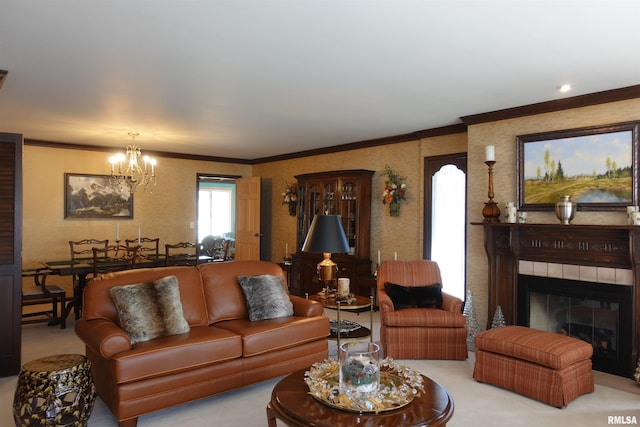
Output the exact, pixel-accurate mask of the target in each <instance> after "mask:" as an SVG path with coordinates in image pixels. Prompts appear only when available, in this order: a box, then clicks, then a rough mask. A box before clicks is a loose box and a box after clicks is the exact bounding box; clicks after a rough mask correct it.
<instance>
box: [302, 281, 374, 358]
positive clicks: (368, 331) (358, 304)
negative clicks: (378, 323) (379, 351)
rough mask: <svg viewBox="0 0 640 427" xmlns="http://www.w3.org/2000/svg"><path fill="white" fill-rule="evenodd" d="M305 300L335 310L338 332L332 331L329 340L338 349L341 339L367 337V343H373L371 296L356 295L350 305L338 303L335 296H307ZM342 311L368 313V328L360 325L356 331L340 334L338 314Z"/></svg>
mask: <svg viewBox="0 0 640 427" xmlns="http://www.w3.org/2000/svg"><path fill="white" fill-rule="evenodd" d="M307 298H309V299H312V300H314V301H318V302H319V303H321V304H322V305H323V307H324V308H328V309H331V310H336V312H337V316H336V317H337V319H336V320H337V324H338V330H337V331H336V332H335V333H334V332H333V331H332V332H331V335H329V338H331V339H335V340H336V344H337V346H338V349H339V348H340V340H342V339H357V338H366V337H369V341H371V342H373V295H372V296H371V297H369V298H366V297H362V296H359V295H356V296H354V298H355V302H351V303H343V302H340V301H339V300H336V298H335V296H327V297H326V298H325V297H322V296H320V295H317V294H316V295H311V296H309V295H307ZM342 310H345V311H353V312H362V311H369V327H368V328H367V327H365V326H362V325H361V326H360V328H358V329H356V330H355V331H351V332H342V333H341V332H340V325H341V323H340V312H341V311H342Z"/></svg>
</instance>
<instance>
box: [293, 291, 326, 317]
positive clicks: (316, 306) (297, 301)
mask: <svg viewBox="0 0 640 427" xmlns="http://www.w3.org/2000/svg"><path fill="white" fill-rule="evenodd" d="M289 299H290V300H291V302H292V303H293V314H294V316H302V317H315V316H323V315H324V307H323V306H322V304H321V303H319V302H318V301H313V300H310V299H307V298H302V297H299V296H296V295H289Z"/></svg>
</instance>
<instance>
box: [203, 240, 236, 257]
mask: <svg viewBox="0 0 640 427" xmlns="http://www.w3.org/2000/svg"><path fill="white" fill-rule="evenodd" d="M200 254H201V255H207V256H210V257H211V258H212V259H214V260H226V259H227V258H228V256H229V240H228V239H225V238H224V237H215V236H206V237H205V238H203V239H202V242H201V243H200Z"/></svg>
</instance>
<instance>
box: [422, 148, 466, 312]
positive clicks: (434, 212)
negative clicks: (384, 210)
mask: <svg viewBox="0 0 640 427" xmlns="http://www.w3.org/2000/svg"><path fill="white" fill-rule="evenodd" d="M424 170H425V183H424V189H425V198H424V200H425V202H424V203H425V206H424V221H425V223H424V230H425V236H424V248H423V255H424V258H425V259H430V260H433V261H436V262H437V263H438V265H439V267H440V273H441V275H442V285H443V290H444V291H445V292H447V293H448V294H450V295H453V296H456V297H458V298H460V299H462V300H464V299H465V293H466V289H465V288H466V280H465V275H466V256H465V254H466V230H467V227H466V222H467V221H466V212H467V208H466V205H467V154H466V153H458V154H451V155H445V156H434V157H426V158H425V160H424Z"/></svg>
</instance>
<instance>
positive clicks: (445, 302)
mask: <svg viewBox="0 0 640 427" xmlns="http://www.w3.org/2000/svg"><path fill="white" fill-rule="evenodd" d="M442 309H443V310H445V311H450V312H453V313H462V300H461V299H460V298H458V297H454V296H453V295H449V294H447V293H445V292H443V293H442Z"/></svg>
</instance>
